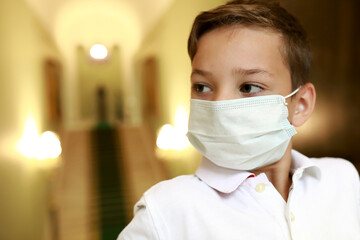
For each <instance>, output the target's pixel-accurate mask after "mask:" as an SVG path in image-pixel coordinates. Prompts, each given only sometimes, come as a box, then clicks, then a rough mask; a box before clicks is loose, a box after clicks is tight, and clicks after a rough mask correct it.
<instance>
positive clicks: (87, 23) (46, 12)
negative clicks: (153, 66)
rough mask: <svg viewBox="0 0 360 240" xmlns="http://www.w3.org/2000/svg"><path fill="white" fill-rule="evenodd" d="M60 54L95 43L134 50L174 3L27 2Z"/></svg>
mask: <svg viewBox="0 0 360 240" xmlns="http://www.w3.org/2000/svg"><path fill="white" fill-rule="evenodd" d="M26 1H27V2H28V4H29V5H30V7H31V8H32V9H33V10H34V12H35V14H36V15H38V17H39V19H40V21H41V22H42V23H43V24H44V26H45V28H47V29H48V30H49V32H50V33H51V34H52V35H53V37H54V39H55V40H56V42H57V43H58V45H59V47H60V49H61V50H63V51H66V48H68V47H69V44H70V45H74V44H81V45H84V46H86V47H88V46H87V45H92V44H95V43H103V44H105V45H106V44H108V45H111V44H114V43H116V44H118V45H125V46H126V47H125V48H126V49H127V50H129V51H130V52H133V51H135V50H136V48H137V47H138V45H139V44H140V42H141V40H142V38H143V37H144V36H145V35H146V33H147V32H148V31H149V29H151V27H152V26H153V25H154V23H155V22H156V20H158V19H159V17H160V16H161V15H162V14H163V13H164V12H165V11H166V9H167V8H168V7H169V6H170V5H171V3H172V2H173V0H151V1H150V0H26Z"/></svg>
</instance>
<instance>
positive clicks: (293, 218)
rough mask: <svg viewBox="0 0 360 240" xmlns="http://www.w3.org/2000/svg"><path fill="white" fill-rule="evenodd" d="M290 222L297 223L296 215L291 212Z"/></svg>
mask: <svg viewBox="0 0 360 240" xmlns="http://www.w3.org/2000/svg"><path fill="white" fill-rule="evenodd" d="M290 220H291V221H292V222H293V221H295V215H294V213H293V212H290Z"/></svg>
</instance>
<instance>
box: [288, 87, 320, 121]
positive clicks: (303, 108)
mask: <svg viewBox="0 0 360 240" xmlns="http://www.w3.org/2000/svg"><path fill="white" fill-rule="evenodd" d="M315 101H316V91H315V87H314V85H313V84H312V83H306V84H304V85H303V86H302V87H301V89H300V90H299V92H298V93H297V94H296V95H295V102H294V103H295V106H294V110H293V112H292V125H293V126H294V127H300V126H301V125H303V124H304V123H305V122H306V121H307V120H308V119H309V118H310V116H311V114H312V112H313V110H314V107H315Z"/></svg>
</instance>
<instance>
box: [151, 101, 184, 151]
mask: <svg viewBox="0 0 360 240" xmlns="http://www.w3.org/2000/svg"><path fill="white" fill-rule="evenodd" d="M187 129H188V114H187V112H186V110H185V108H183V107H178V108H177V110H176V113H175V127H173V126H172V125H170V124H165V125H164V126H162V127H161V129H160V131H159V134H158V138H157V140H156V145H157V146H158V148H160V149H162V150H170V149H171V150H177V151H180V150H184V149H185V148H187V147H189V146H190V143H189V140H188V139H187V137H186V133H187Z"/></svg>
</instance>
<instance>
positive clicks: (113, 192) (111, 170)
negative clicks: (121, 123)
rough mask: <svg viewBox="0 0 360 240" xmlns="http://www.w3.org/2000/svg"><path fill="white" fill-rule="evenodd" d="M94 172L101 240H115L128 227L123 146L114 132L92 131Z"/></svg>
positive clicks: (109, 129) (108, 128)
mask: <svg viewBox="0 0 360 240" xmlns="http://www.w3.org/2000/svg"><path fill="white" fill-rule="evenodd" d="M92 139H93V149H94V156H93V159H94V164H93V166H94V173H95V176H96V177H95V178H96V180H97V188H98V189H97V192H98V195H99V196H98V203H99V227H100V233H101V236H100V239H102V240H114V239H116V237H117V236H118V234H119V233H120V232H121V230H122V229H123V228H124V227H125V226H126V225H127V224H128V220H127V216H126V197H125V196H126V192H125V182H124V180H125V179H124V177H123V173H124V171H125V170H124V169H123V166H122V164H121V157H122V153H121V146H120V143H119V139H118V137H117V133H116V130H115V129H112V128H110V127H104V126H100V127H98V128H97V129H95V130H94V131H93V134H92Z"/></svg>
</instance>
